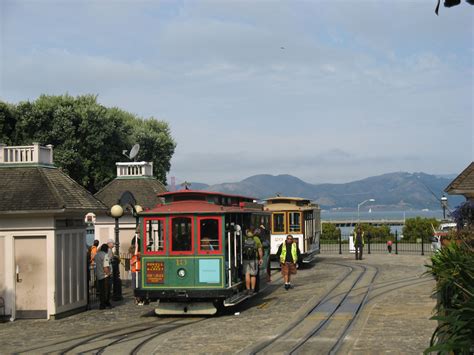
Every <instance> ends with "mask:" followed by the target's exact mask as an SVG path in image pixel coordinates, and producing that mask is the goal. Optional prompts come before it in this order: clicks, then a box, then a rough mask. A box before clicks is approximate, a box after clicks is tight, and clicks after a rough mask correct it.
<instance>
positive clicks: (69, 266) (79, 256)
mask: <svg viewBox="0 0 474 355" xmlns="http://www.w3.org/2000/svg"><path fill="white" fill-rule="evenodd" d="M55 246H56V248H55V250H56V253H55V259H56V263H55V266H56V267H55V272H54V274H55V289H56V310H55V313H53V314H58V313H62V312H65V311H69V310H71V309H75V308H78V307H81V306H85V305H87V292H88V290H87V265H86V262H87V260H86V259H87V247H86V235H85V229H71V230H57V231H56V238H55Z"/></svg>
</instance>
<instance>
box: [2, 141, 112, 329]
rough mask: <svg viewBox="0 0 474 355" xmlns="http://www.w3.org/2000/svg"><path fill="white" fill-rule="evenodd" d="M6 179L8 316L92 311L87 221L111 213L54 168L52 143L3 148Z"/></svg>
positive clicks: (5, 294) (4, 273)
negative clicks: (91, 216)
mask: <svg viewBox="0 0 474 355" xmlns="http://www.w3.org/2000/svg"><path fill="white" fill-rule="evenodd" d="M0 181H1V184H0V297H1V298H3V300H4V302H5V312H4V313H5V315H7V316H10V319H12V320H13V319H17V318H55V317H58V316H59V315H64V314H67V313H70V312H77V311H78V310H82V309H85V308H86V307H87V296H88V289H87V247H86V224H85V223H84V217H85V215H86V214H87V213H88V212H94V213H101V212H102V213H104V212H105V211H106V209H107V207H106V206H105V205H103V204H102V203H101V202H100V201H99V200H97V199H96V198H95V197H94V196H93V195H92V194H90V193H89V192H88V191H87V190H86V189H84V188H83V187H82V186H80V185H79V184H78V183H76V182H75V181H74V180H73V179H71V178H70V177H69V176H67V175H66V174H64V173H63V172H62V171H61V170H59V169H57V168H56V167H55V166H54V165H53V147H52V146H51V145H48V146H46V147H43V146H40V145H39V144H38V143H34V144H33V145H32V146H15V147H7V146H5V145H3V144H0ZM0 312H1V310H0ZM0 316H1V314H0Z"/></svg>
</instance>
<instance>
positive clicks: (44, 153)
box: [0, 143, 53, 165]
mask: <svg viewBox="0 0 474 355" xmlns="http://www.w3.org/2000/svg"><path fill="white" fill-rule="evenodd" d="M0 164H45V165H53V146H52V145H51V144H48V145H47V146H46V147H43V146H41V145H40V144H39V143H33V145H23V146H12V147H9V146H6V145H5V144H1V143H0Z"/></svg>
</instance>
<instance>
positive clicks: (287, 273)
mask: <svg viewBox="0 0 474 355" xmlns="http://www.w3.org/2000/svg"><path fill="white" fill-rule="evenodd" d="M300 254H301V253H300V250H299V248H298V244H297V243H296V241H295V240H294V239H293V236H292V235H291V234H288V235H287V236H286V240H285V242H284V243H281V244H280V246H279V247H278V251H277V257H278V258H279V259H280V266H281V274H282V275H283V279H284V281H285V290H287V291H288V290H289V289H290V288H293V285H292V284H291V275H295V274H296V264H297V263H298V260H299V259H300Z"/></svg>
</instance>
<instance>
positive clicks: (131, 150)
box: [122, 143, 140, 160]
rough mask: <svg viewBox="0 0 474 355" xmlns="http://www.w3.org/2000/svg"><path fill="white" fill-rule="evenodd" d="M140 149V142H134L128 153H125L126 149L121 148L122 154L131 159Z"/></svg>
mask: <svg viewBox="0 0 474 355" xmlns="http://www.w3.org/2000/svg"><path fill="white" fill-rule="evenodd" d="M139 150H140V144H138V143H137V144H135V145H134V146H133V147H132V149H130V155H127V151H126V150H123V151H122V154H123V155H125V156H126V157H127V158H128V159H133V160H135V159H134V158H135V157H136V156H137V154H138V151H139Z"/></svg>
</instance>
